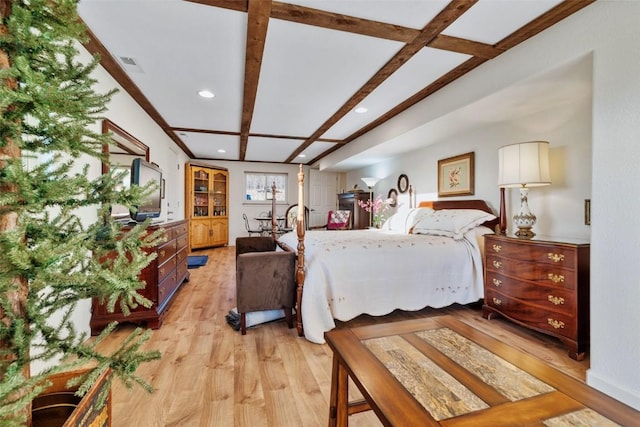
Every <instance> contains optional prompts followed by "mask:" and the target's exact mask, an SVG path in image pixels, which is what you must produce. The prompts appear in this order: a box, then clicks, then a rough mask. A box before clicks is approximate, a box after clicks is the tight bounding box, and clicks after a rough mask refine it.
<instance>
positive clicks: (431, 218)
mask: <svg viewBox="0 0 640 427" xmlns="http://www.w3.org/2000/svg"><path fill="white" fill-rule="evenodd" d="M495 218H496V216H495V215H493V214H490V213H488V212H485V211H481V210H478V209H441V210H437V211H434V212H433V214H431V215H427V216H424V217H422V218H421V219H420V221H419V222H418V223H417V224H416V225H415V227H413V233H414V234H431V235H435V236H447V237H452V238H453V239H455V240H461V239H462V238H464V233H466V232H467V231H469V230H471V229H472V228H475V227H477V226H479V225H480V224H482V223H483V222H485V221H491V220H492V219H495Z"/></svg>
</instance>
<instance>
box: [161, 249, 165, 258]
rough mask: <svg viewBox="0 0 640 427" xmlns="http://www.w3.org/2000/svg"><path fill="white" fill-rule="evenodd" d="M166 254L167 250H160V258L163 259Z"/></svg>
mask: <svg viewBox="0 0 640 427" xmlns="http://www.w3.org/2000/svg"><path fill="white" fill-rule="evenodd" d="M164 254H166V252H165V250H164V249H162V250H160V256H161V257H163V256H164Z"/></svg>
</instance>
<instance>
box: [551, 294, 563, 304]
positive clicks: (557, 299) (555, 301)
mask: <svg viewBox="0 0 640 427" xmlns="http://www.w3.org/2000/svg"><path fill="white" fill-rule="evenodd" d="M547 299H548V300H549V302H550V303H551V304H553V305H560V304H564V298H562V297H554V296H553V295H549V296H548V297H547Z"/></svg>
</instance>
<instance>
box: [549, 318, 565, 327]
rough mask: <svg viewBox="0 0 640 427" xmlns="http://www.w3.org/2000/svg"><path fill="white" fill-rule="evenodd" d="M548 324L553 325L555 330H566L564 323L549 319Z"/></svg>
mask: <svg viewBox="0 0 640 427" xmlns="http://www.w3.org/2000/svg"><path fill="white" fill-rule="evenodd" d="M547 323H548V324H549V325H551V326H552V327H553V328H554V329H564V322H563V321H561V320H556V319H551V318H548V319H547Z"/></svg>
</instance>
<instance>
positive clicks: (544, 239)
mask: <svg viewBox="0 0 640 427" xmlns="http://www.w3.org/2000/svg"><path fill="white" fill-rule="evenodd" d="M488 236H491V237H494V238H500V239H507V240H509V241H513V242H522V243H528V242H531V243H550V244H563V243H564V244H569V245H575V246H589V239H585V238H579V237H557V236H534V237H532V238H521V237H518V236H516V235H514V234H507V235H495V234H490V235H487V237H488Z"/></svg>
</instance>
